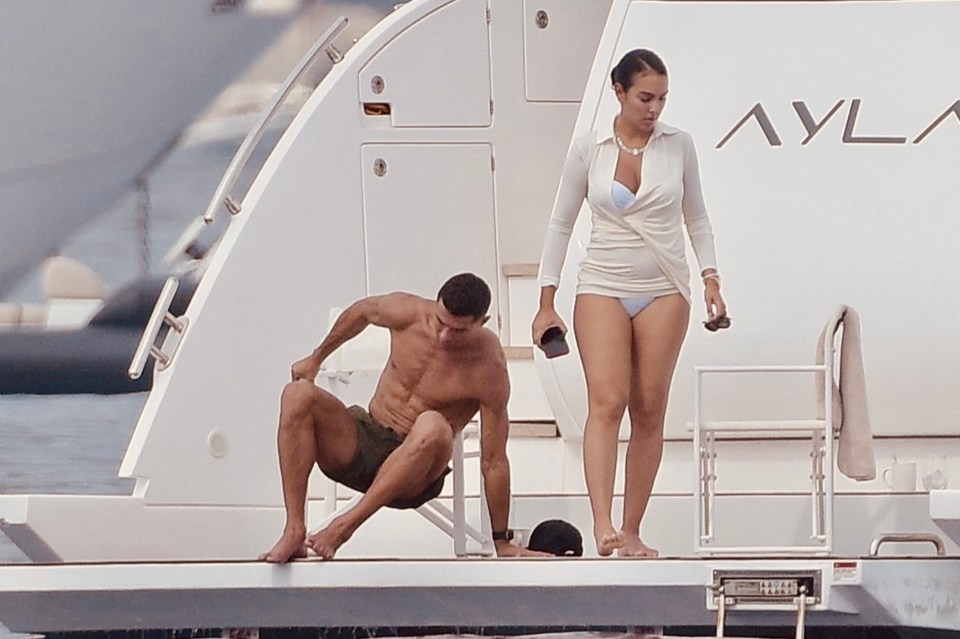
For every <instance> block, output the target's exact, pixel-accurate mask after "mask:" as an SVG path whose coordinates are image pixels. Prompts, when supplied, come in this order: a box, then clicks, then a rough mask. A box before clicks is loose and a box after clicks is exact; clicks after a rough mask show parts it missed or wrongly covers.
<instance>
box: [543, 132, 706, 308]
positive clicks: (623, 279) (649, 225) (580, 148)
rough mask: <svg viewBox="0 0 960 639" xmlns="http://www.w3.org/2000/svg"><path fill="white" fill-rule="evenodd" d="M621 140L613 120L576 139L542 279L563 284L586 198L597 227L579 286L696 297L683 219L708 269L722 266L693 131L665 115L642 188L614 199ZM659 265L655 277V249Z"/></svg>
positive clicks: (646, 156) (610, 292)
mask: <svg viewBox="0 0 960 639" xmlns="http://www.w3.org/2000/svg"><path fill="white" fill-rule="evenodd" d="M618 158H619V148H618V147H617V144H616V142H615V141H614V139H613V127H612V126H611V127H610V132H609V133H608V134H606V135H604V134H602V133H600V132H598V131H590V132H588V133H586V134H584V135H582V136H580V137H578V138H577V139H576V140H574V142H573V144H572V145H571V146H570V151H569V153H568V154H567V159H566V162H565V163H564V167H563V174H562V176H561V178H560V186H559V188H558V190H557V199H556V201H555V203H554V206H553V213H552V215H551V216H550V224H549V225H548V227H547V236H546V239H545V241H544V247H543V256H542V257H541V259H540V277H539V279H540V286H541V287H543V286H551V285H552V286H559V284H560V271H561V270H562V268H563V262H564V260H565V259H566V254H567V246H568V245H569V243H570V235H571V233H572V232H573V226H574V223H575V222H576V220H577V216H578V215H579V214H580V209H581V208H582V206H583V200H584V198H586V200H587V203H588V204H589V205H590V210H591V212H592V217H591V221H592V224H593V228H592V230H591V232H590V241H589V244H588V245H587V252H586V256H585V257H584V259H583V261H582V262H581V263H580V272H579V278H578V283H577V293H578V294H580V293H596V294H599V295H607V296H611V297H618V298H625V297H633V296H638V295H650V294H661V293H664V292H668V291H672V290H677V291H679V292H680V293H681V294H682V295H683V296H684V297H685V298H686V299H687V301H688V302H689V301H690V268H689V267H688V266H687V261H686V250H685V247H684V242H683V233H682V231H681V229H680V222H681V219H682V220H683V222H684V224H685V225H686V228H687V235H689V237H690V243H691V245H692V246H693V250H694V253H695V254H696V257H697V262H698V263H699V265H700V270H701V271H703V270H704V269H707V268H716V267H717V259H716V249H715V248H714V239H713V228H712V227H711V225H710V218H709V217H708V215H707V208H706V205H705V204H704V201H703V192H702V190H701V187H700V167H699V162H698V160H697V151H696V148H695V147H694V144H693V138H692V137H691V136H690V134H689V133H687V132H686V131H681V130H680V129H677V128H675V127H672V126H669V125H667V124H664V123H662V122H657V123H656V125H655V127H654V131H653V134H652V135H651V136H650V140H649V141H648V142H647V145H646V147H645V149H644V152H643V163H642V165H641V169H640V176H641V180H640V188H639V189H638V191H637V194H636V197H635V199H634V201H633V203H632V204H630V205H629V206H627V207H626V208H623V209H620V208H618V207H617V206H616V204H614V201H613V196H612V194H611V193H612V192H611V189H612V186H613V179H614V174H615V172H616V169H617V160H618ZM651 256H652V257H653V259H654V260H655V262H656V265H657V266H659V273H655V274H653V276H652V277H651V273H650V269H649V268H644V266H645V265H649V261H650V257H651Z"/></svg>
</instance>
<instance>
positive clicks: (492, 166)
mask: <svg viewBox="0 0 960 639" xmlns="http://www.w3.org/2000/svg"><path fill="white" fill-rule="evenodd" d="M490 170H491V171H496V170H497V158H495V157H493V153H491V154H490Z"/></svg>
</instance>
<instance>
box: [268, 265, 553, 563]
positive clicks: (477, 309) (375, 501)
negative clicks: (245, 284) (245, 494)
mask: <svg viewBox="0 0 960 639" xmlns="http://www.w3.org/2000/svg"><path fill="white" fill-rule="evenodd" d="M489 306H490V289H489V288H488V287H487V285H486V283H485V282H484V281H483V280H482V279H480V278H479V277H477V276H476V275H472V274H470V273H463V274H460V275H456V276H454V277H452V278H450V279H449V280H448V281H447V282H446V283H445V284H444V285H443V287H441V289H440V293H439V294H438V296H437V300H436V301H431V300H427V299H424V298H422V297H417V296H415V295H410V294H407V293H392V294H389V295H383V296H376V297H369V298H366V299H363V300H360V301H359V302H356V303H355V304H353V305H351V306H350V307H349V308H347V309H346V310H345V311H344V312H343V313H342V314H341V315H340V317H339V318H337V321H336V322H335V323H334V325H333V327H332V328H331V329H330V333H329V334H328V335H327V337H326V338H325V339H324V340H323V342H322V343H321V344H320V346H318V347H317V348H316V349H314V351H313V353H311V354H310V355H308V356H307V357H305V358H303V359H301V360H300V361H298V362H296V363H295V364H293V367H292V370H291V372H292V376H293V381H292V382H290V383H289V384H287V386H286V387H285V388H284V389H283V394H282V396H281V398H280V428H279V432H278V434H277V448H278V449H279V454H280V471H281V476H282V479H283V501H284V506H285V508H286V515H287V521H286V525H285V526H284V529H283V534H282V536H281V537H280V540H279V541H278V542H277V543H276V545H274V547H273V548H272V549H271V550H270V551H269V552H267V553H264V554H263V555H261V556H260V559H261V560H262V561H268V562H272V563H283V562H286V561H290V560H291V559H294V558H298V557H306V556H307V549H308V548H310V549H312V550H313V551H314V552H316V553H317V555H319V556H320V557H321V558H323V559H331V558H332V557H333V556H334V554H335V553H336V552H337V549H338V548H340V546H341V545H343V543H344V542H346V541H347V540H348V539H350V536H351V535H353V533H354V531H356V530H357V528H359V527H360V525H361V524H362V523H363V522H365V521H366V520H367V519H369V518H370V516H372V515H373V514H374V513H375V512H377V511H378V510H379V509H380V508H383V507H384V506H391V507H394V508H416V507H417V506H419V505H421V504H423V503H425V502H427V501H429V500H430V499H433V498H434V497H436V496H437V495H438V494H439V493H440V491H441V490H442V488H443V480H444V477H445V475H446V474H447V472H449V469H448V467H447V463H448V462H449V461H450V457H451V454H452V452H453V438H454V435H455V433H457V432H458V431H460V430H461V429H462V428H463V427H464V426H465V425H466V424H467V422H468V421H470V419H471V418H472V417H473V416H474V415H475V414H476V413H477V410H479V411H480V425H481V429H480V454H481V468H482V471H483V479H484V485H485V488H486V494H487V506H488V509H489V511H490V523H491V526H492V528H493V531H494V532H493V538H494V543H495V545H496V551H497V556H499V557H508V556H519V555H541V554H544V553H537V552H535V551H528V550H526V549H524V548H521V547H519V546H515V545H513V544H511V543H510V541H509V540H508V539H507V534H506V531H507V519H508V515H509V507H510V506H509V504H510V464H509V461H508V460H507V455H506V444H507V429H508V420H507V399H508V398H509V396H510V383H509V380H508V378H507V367H506V361H505V358H504V355H503V349H502V348H501V346H500V341H499V339H498V338H497V336H496V335H495V334H494V333H493V332H492V331H489V330H487V329H485V328H483V324H484V323H485V322H486V321H487V320H488V319H489V316H488V315H487V314H486V313H487V310H488V308H489ZM369 324H373V325H375V326H383V327H385V328H388V329H390V358H389V361H388V362H387V366H386V368H385V369H384V371H383V373H381V375H380V380H379V383H378V384H377V389H376V391H375V392H374V395H373V398H372V399H371V400H370V407H369V411H370V412H369V413H368V412H367V411H366V410H364V409H363V408H361V407H359V406H351V407H350V408H347V407H346V406H344V405H343V403H342V402H340V400H339V399H337V398H336V397H335V396H334V395H332V394H330V393H328V392H327V391H325V390H323V389H320V388H318V387H317V386H315V385H314V383H313V380H314V379H315V378H316V376H317V374H318V373H319V371H320V367H321V365H322V364H323V361H324V360H325V359H326V358H327V357H328V356H329V355H330V354H331V353H333V352H334V351H335V350H336V349H337V348H339V347H340V346H341V345H342V344H344V343H345V342H346V341H348V340H350V339H352V338H354V337H356V336H357V335H358V334H360V332H361V331H363V329H364V328H366V327H367V325H369ZM314 462H316V463H317V464H318V465H319V466H320V470H322V471H323V472H324V474H326V475H327V476H328V477H330V478H331V479H333V480H334V481H337V482H340V483H343V484H345V485H347V486H349V487H351V488H354V489H355V490H358V491H361V492H363V493H364V495H363V497H362V498H361V499H360V501H359V502H357V504H356V505H355V506H354V507H353V508H352V509H350V510H349V511H348V512H346V513H344V514H342V515H340V516H339V517H337V518H335V519H334V520H333V521H332V522H330V525H329V526H327V527H326V528H324V529H323V530H321V531H319V532H317V533H315V534H312V535H310V536H309V537H308V536H307V534H306V523H305V520H304V508H305V504H306V499H307V480H308V477H309V475H310V471H311V470H312V468H313V464H314Z"/></svg>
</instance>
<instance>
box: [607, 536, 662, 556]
mask: <svg viewBox="0 0 960 639" xmlns="http://www.w3.org/2000/svg"><path fill="white" fill-rule="evenodd" d="M617 556H618V557H648V558H649V557H659V556H660V551H659V550H657V549H656V548H651V547H650V546H648V545H646V544H645V543H643V541H642V540H641V539H640V537H639V536H636V535H625V536H624V543H623V544H622V545H621V547H620V549H619V550H618V551H617Z"/></svg>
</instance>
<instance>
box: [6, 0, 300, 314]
mask: <svg viewBox="0 0 960 639" xmlns="http://www.w3.org/2000/svg"><path fill="white" fill-rule="evenodd" d="M300 9H301V3H300V2H299V0H293V1H291V0H257V1H255V2H222V1H220V0H216V1H213V0H206V1H198V0H159V1H153V2H139V3H136V4H135V5H134V4H125V3H116V2H109V1H103V0H92V1H90V2H83V3H61V2H55V1H49V0H38V1H36V2H26V3H23V2H18V3H3V5H2V6H0V59H2V60H3V61H4V63H3V65H2V66H0V86H3V88H4V89H3V91H4V99H3V100H2V101H0V123H2V126H0V149H2V152H0V212H2V213H0V215H2V219H3V231H2V233H0V299H4V298H5V296H6V294H7V293H8V292H9V291H10V289H11V287H13V286H14V285H15V284H16V283H17V282H18V280H19V279H20V278H22V277H23V276H24V275H25V274H26V273H28V272H30V271H31V270H32V269H33V268H35V267H36V266H37V265H38V264H39V263H40V262H41V261H42V260H43V259H45V258H46V257H48V256H49V255H51V254H52V253H53V252H54V250H55V249H56V248H57V247H58V246H59V245H60V244H61V243H62V242H63V241H64V240H66V239H67V238H68V237H70V236H71V235H72V234H74V233H75V232H76V231H77V230H78V229H80V228H81V227H82V226H83V225H84V224H86V223H88V222H90V221H91V220H92V219H94V218H95V217H96V216H98V215H100V214H102V213H104V212H105V211H106V210H108V209H109V207H110V206H111V205H112V204H113V203H114V202H115V201H116V200H117V199H118V198H120V196H121V195H122V194H124V193H125V192H127V191H129V190H132V189H136V188H137V185H138V183H139V182H138V181H140V180H142V179H143V177H144V175H145V174H146V173H148V172H149V170H150V168H151V166H152V165H154V164H155V163H157V162H158V161H159V160H160V159H162V157H163V155H164V153H165V152H166V151H167V150H169V148H170V147H171V146H172V145H173V144H174V143H175V142H176V141H177V138H178V136H179V135H180V134H181V132H182V131H183V130H184V129H185V128H186V127H187V125H189V124H190V123H191V122H192V121H193V120H194V119H195V118H196V117H197V116H198V115H199V114H200V113H201V112H202V111H203V110H204V109H205V108H206V107H208V106H209V105H210V103H211V102H212V101H213V99H214V98H216V97H217V96H218V95H219V94H220V93H221V91H223V89H224V88H225V87H227V86H228V85H229V84H230V82H232V81H233V79H235V78H236V77H237V75H238V74H240V73H241V72H243V71H245V70H246V69H247V68H248V67H249V66H250V65H251V63H253V62H254V61H255V60H256V59H257V57H258V56H260V55H261V54H262V53H263V51H264V50H265V49H266V48H267V47H268V46H269V45H270V44H271V43H272V42H273V41H274V40H275V39H276V38H277V37H278V36H279V35H280V34H281V33H282V32H283V30H284V29H285V28H286V27H287V26H289V25H290V24H291V21H292V20H293V19H294V18H295V17H296V16H297V15H298V13H299V12H300Z"/></svg>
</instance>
